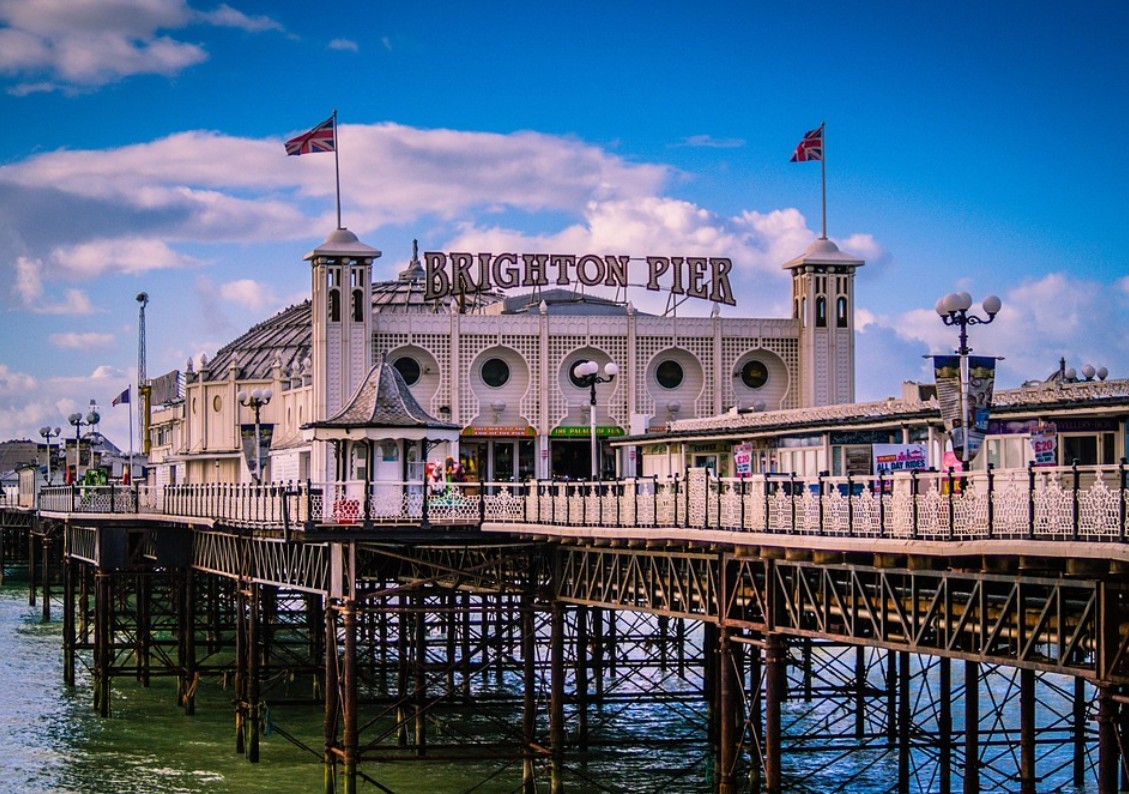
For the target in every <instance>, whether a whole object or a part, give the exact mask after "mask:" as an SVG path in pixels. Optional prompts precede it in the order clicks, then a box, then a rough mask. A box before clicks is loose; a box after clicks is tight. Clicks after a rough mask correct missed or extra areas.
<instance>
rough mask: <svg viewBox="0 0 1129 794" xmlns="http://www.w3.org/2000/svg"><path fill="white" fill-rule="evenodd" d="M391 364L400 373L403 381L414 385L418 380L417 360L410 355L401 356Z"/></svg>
mask: <svg viewBox="0 0 1129 794" xmlns="http://www.w3.org/2000/svg"><path fill="white" fill-rule="evenodd" d="M392 366H393V367H395V368H396V371H397V372H399V373H400V377H402V378H403V379H404V383H406V384H407V385H409V386H414V385H415V384H416V383H417V382H418V381H419V362H418V361H416V360H415V359H414V358H412V357H411V356H403V357H401V358H398V359H396V360H395V361H393V362H392Z"/></svg>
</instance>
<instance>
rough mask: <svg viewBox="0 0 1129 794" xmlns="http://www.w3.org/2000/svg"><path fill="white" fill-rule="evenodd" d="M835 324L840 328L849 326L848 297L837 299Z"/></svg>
mask: <svg viewBox="0 0 1129 794" xmlns="http://www.w3.org/2000/svg"><path fill="white" fill-rule="evenodd" d="M835 325H837V326H838V327H839V328H846V327H847V299H846V298H839V300H837V301H835Z"/></svg>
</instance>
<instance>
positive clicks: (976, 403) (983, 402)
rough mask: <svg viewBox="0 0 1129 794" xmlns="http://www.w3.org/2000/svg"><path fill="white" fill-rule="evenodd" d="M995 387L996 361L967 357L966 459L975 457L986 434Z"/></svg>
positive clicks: (980, 357)
mask: <svg viewBox="0 0 1129 794" xmlns="http://www.w3.org/2000/svg"><path fill="white" fill-rule="evenodd" d="M995 385H996V359H995V358H993V357H991V356H969V357H968V394H967V396H966V397H965V405H967V406H968V416H969V427H968V439H967V440H968V459H969V460H972V458H974V457H976V453H977V452H979V451H980V446H981V445H982V444H983V443H984V436H986V435H987V434H988V420H989V418H990V414H991V410H992V391H993V389H994V387H995Z"/></svg>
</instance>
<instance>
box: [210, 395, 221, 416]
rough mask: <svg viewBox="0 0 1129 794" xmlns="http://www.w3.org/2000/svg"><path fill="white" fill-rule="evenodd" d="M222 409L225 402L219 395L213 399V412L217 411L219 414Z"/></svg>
mask: <svg viewBox="0 0 1129 794" xmlns="http://www.w3.org/2000/svg"><path fill="white" fill-rule="evenodd" d="M222 408H223V400H221V399H220V396H219V395H218V394H217V395H216V396H215V397H213V398H212V410H213V411H215V412H216V413H217V414H218V413H219V412H220V410H221V409H222Z"/></svg>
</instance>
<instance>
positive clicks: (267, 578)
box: [192, 529, 330, 593]
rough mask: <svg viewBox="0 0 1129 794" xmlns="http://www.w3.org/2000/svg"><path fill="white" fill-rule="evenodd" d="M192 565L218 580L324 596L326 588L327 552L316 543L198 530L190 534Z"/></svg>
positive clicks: (326, 549) (327, 571) (322, 546)
mask: <svg viewBox="0 0 1129 794" xmlns="http://www.w3.org/2000/svg"><path fill="white" fill-rule="evenodd" d="M192 565H193V567H194V568H195V569H196V570H198V571H204V572H206V573H212V574H216V575H217V576H224V577H227V578H233V579H234V578H240V577H243V578H245V579H247V580H249V581H254V582H259V583H261V584H270V585H277V586H281V587H289V588H292V589H295V590H300V591H303V592H308V593H324V592H326V591H327V590H328V587H329V574H330V572H329V551H328V548H327V547H326V546H325V545H324V544H318V543H284V542H281V541H278V540H272V539H269V538H260V537H254V536H251V535H238V534H232V533H229V532H206V531H203V530H199V529H197V530H195V531H194V532H193V542H192Z"/></svg>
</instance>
